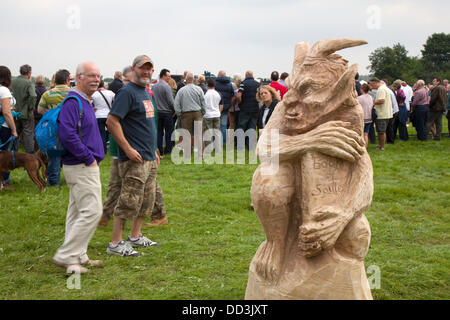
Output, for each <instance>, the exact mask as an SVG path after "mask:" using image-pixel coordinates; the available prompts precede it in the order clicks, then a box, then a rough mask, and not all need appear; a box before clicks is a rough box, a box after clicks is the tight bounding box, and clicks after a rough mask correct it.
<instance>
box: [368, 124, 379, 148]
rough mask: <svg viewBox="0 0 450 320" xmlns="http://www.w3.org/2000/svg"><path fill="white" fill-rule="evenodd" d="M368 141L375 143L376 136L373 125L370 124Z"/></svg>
mask: <svg viewBox="0 0 450 320" xmlns="http://www.w3.org/2000/svg"><path fill="white" fill-rule="evenodd" d="M369 142H370V143H372V144H374V143H377V136H376V135H375V126H374V125H371V126H370V129H369Z"/></svg>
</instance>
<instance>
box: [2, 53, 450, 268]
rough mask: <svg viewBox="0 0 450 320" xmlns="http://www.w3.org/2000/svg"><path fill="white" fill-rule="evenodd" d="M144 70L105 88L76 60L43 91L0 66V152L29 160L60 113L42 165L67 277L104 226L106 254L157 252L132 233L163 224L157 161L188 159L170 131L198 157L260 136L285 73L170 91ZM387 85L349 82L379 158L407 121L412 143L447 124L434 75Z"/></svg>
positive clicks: (171, 83)
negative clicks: (56, 204)
mask: <svg viewBox="0 0 450 320" xmlns="http://www.w3.org/2000/svg"><path fill="white" fill-rule="evenodd" d="M154 70H155V69H154V63H153V61H152V60H151V59H150V58H149V57H148V56H146V55H140V56H137V57H136V58H135V59H134V60H133V62H132V64H131V65H130V66H127V67H125V68H124V69H123V71H122V72H121V71H116V72H115V74H114V80H113V81H112V82H111V83H109V84H105V83H104V81H103V79H102V77H101V74H100V70H99V69H98V67H97V66H96V65H95V64H93V63H90V62H85V63H81V64H80V65H78V67H77V69H76V73H75V75H71V74H70V72H69V71H68V70H66V69H61V70H58V71H57V72H56V73H55V74H54V76H53V77H52V81H51V86H50V88H46V87H45V85H44V84H45V78H44V77H43V76H42V75H38V76H36V77H35V79H34V81H33V80H32V76H31V75H32V68H31V66H29V65H23V66H22V67H20V76H18V77H17V78H16V79H14V80H12V76H11V71H10V70H9V69H8V68H7V67H5V66H0V102H1V111H2V113H1V119H3V123H1V127H0V150H7V149H8V147H9V143H8V142H10V141H11V138H14V139H18V138H19V136H22V139H23V143H24V148H25V151H26V152H27V153H31V154H32V153H34V152H36V151H37V146H36V143H35V141H34V128H35V126H36V124H37V123H38V122H39V121H41V118H42V117H43V115H45V113H46V112H47V111H49V110H51V109H54V108H56V107H58V106H60V108H61V111H60V114H59V128H58V136H59V139H60V141H61V144H62V145H63V146H64V148H65V149H66V151H67V153H66V154H65V155H63V156H61V157H50V159H49V162H48V168H47V170H48V185H49V186H51V187H53V186H59V185H60V180H61V177H60V175H61V174H60V172H61V167H62V170H63V172H64V176H65V180H66V183H67V185H68V187H69V189H70V198H69V206H68V209H67V218H66V235H65V240H64V243H63V244H62V246H61V247H60V248H59V249H58V251H57V252H56V254H55V256H54V257H53V261H54V263H55V264H57V265H58V266H61V267H64V268H66V269H67V272H73V271H75V272H79V273H85V272H88V269H87V268H86V267H87V266H96V265H99V264H101V262H100V261H98V260H91V259H89V257H88V255H87V246H88V243H89V241H90V239H91V237H92V236H93V234H94V232H95V229H96V228H97V227H104V226H107V225H108V223H109V221H110V220H111V219H112V220H113V231H112V237H111V242H110V243H109V244H108V245H107V248H106V251H107V253H108V254H113V255H119V256H138V255H139V254H140V253H139V252H138V251H136V249H137V248H143V247H150V246H156V245H157V243H156V242H154V241H152V240H150V239H149V238H147V237H146V236H144V235H143V234H142V226H143V224H144V221H145V219H146V217H150V222H149V223H147V225H149V226H159V225H164V224H167V223H168V218H167V215H166V211H165V205H164V200H163V193H162V189H161V187H160V186H159V184H158V182H157V168H158V166H159V163H160V159H161V158H163V157H164V156H165V155H168V154H171V153H172V151H173V148H179V149H180V148H181V149H183V148H184V149H183V151H184V152H185V153H189V154H190V151H191V150H186V148H185V147H183V146H182V143H183V138H186V136H185V135H179V136H178V137H177V138H178V141H175V140H176V139H175V137H176V135H175V134H174V132H175V131H176V130H180V131H181V129H183V130H185V131H186V132H188V133H189V135H190V139H189V140H190V141H189V142H190V146H191V147H195V146H201V148H202V151H201V152H199V153H200V155H201V156H202V152H203V151H204V150H208V146H209V145H210V144H211V143H212V142H214V146H215V150H220V149H221V147H222V146H223V145H225V144H226V143H227V142H229V140H230V139H232V136H231V135H230V133H231V134H232V133H233V131H238V130H242V131H243V132H247V131H248V130H251V131H252V132H255V134H256V132H257V131H258V130H262V129H264V127H265V126H266V124H267V123H268V121H269V119H270V117H271V115H272V113H273V112H274V110H275V108H276V106H277V104H278V102H280V101H282V99H283V96H284V95H285V94H286V92H287V90H288V85H287V84H286V79H287V77H288V76H289V75H288V73H286V72H284V73H282V74H281V76H280V75H279V73H278V72H277V71H274V72H272V74H271V75H270V79H271V82H270V83H269V84H263V83H261V82H260V81H257V80H255V78H254V75H253V72H252V71H251V70H247V71H246V72H245V76H244V78H243V77H242V76H241V75H239V74H235V75H233V76H232V77H231V78H230V77H228V76H227V74H226V72H225V71H224V70H220V71H219V72H218V74H217V77H215V78H205V77H204V76H203V75H201V76H199V77H195V76H194V74H193V73H192V72H190V71H188V70H187V71H185V72H184V74H183V79H182V81H180V82H179V83H176V81H175V80H174V79H173V78H172V76H171V73H170V70H168V69H166V68H163V69H161V71H160V72H159V74H158V80H157V81H153V82H152V77H153V74H154ZM75 83H76V85H75ZM387 85H388V81H387V80H379V79H377V78H375V77H374V78H371V79H370V81H369V82H368V83H364V84H362V85H361V83H360V82H359V80H358V76H357V77H356V79H355V88H356V91H357V93H358V101H359V102H360V104H361V106H362V109H363V112H364V137H365V141H366V145H367V144H368V143H369V141H375V133H374V127H375V128H376V131H377V132H378V142H379V145H378V146H377V148H378V149H379V150H384V148H385V144H386V143H394V141H395V139H396V136H397V131H399V137H400V139H401V140H404V141H406V140H408V131H407V126H408V125H409V123H412V124H413V125H414V126H415V128H416V130H417V137H418V139H419V140H422V141H425V140H427V136H428V131H431V132H432V138H433V139H436V140H439V139H440V138H441V133H442V116H443V114H444V112H445V110H446V109H447V117H449V115H450V97H449V98H447V96H448V89H449V87H448V81H447V80H444V81H443V82H442V83H441V79H440V78H438V77H436V78H435V79H434V80H433V87H432V88H431V89H428V87H427V86H425V82H424V81H423V80H418V81H417V82H416V83H415V84H414V86H413V88H411V87H410V86H409V85H408V84H407V83H406V82H405V81H402V80H396V81H394V83H393V84H392V86H390V87H388V86H387ZM78 101H81V109H80V105H79V102H78ZM196 123H197V124H198V123H200V124H201V129H202V130H201V137H199V136H198V135H199V134H198V132H197V131H196V130H195V128H196ZM449 123H450V122H449ZM449 126H450V124H449ZM206 132H212V134H211V136H212V137H214V138H213V139H211V140H208V139H205V141H204V139H203V138H204V134H205V133H206ZM449 137H450V135H449ZM196 139H197V143H196ZM108 150H109V153H110V155H111V171H110V177H109V185H108V192H107V195H106V199H105V200H104V201H103V200H102V193H101V183H100V176H99V163H100V162H101V161H102V160H103V159H104V157H105V154H106V153H107V152H108ZM193 151H194V152H195V151H199V150H195V149H193ZM10 181H11V179H10V177H9V173H8V174H5V175H3V177H2V188H3V189H13V188H11V186H10ZM127 220H130V221H131V230H130V235H129V236H128V238H127V239H126V240H123V234H122V233H123V230H124V226H125V222H126V221H127Z"/></svg>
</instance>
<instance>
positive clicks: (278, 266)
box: [245, 39, 373, 299]
mask: <svg viewBox="0 0 450 320" xmlns="http://www.w3.org/2000/svg"><path fill="white" fill-rule="evenodd" d="M366 43H367V42H365V41H363V40H359V39H325V40H321V41H319V42H317V43H316V44H314V46H312V47H311V48H310V46H309V45H308V44H307V43H305V42H301V43H298V44H297V45H296V48H295V58H294V66H293V70H292V73H291V75H290V76H289V77H288V82H287V83H288V86H289V88H290V89H289V91H288V92H287V93H286V95H285V96H284V99H283V101H281V102H280V103H278V105H277V106H276V108H275V110H274V112H273V114H272V117H271V118H270V120H269V122H268V124H267V125H266V127H265V128H264V131H263V133H262V135H261V137H260V139H259V141H258V146H257V154H258V156H259V157H260V159H261V164H260V166H259V167H258V169H257V170H256V171H255V174H254V176H253V181H252V188H251V197H252V201H253V206H254V209H255V212H256V214H257V216H258V218H259V220H260V222H261V224H262V227H263V229H264V232H265V234H266V240H265V241H264V242H263V243H262V244H261V245H260V247H259V249H258V250H257V252H256V255H255V256H254V258H253V260H252V262H251V265H250V271H249V279H248V284H247V290H246V295H245V298H246V299H372V295H371V292H370V288H369V284H368V280H367V276H366V272H365V269H364V257H365V255H366V253H367V251H368V249H369V243H370V227H369V223H368V221H367V219H366V217H365V215H364V212H365V211H366V210H367V209H368V208H369V206H370V203H371V201H372V195H373V169H372V163H371V161H370V157H369V155H368V154H367V151H366V148H365V146H364V140H363V126H364V121H363V111H362V108H361V106H360V105H359V103H358V100H357V93H356V90H355V75H356V73H357V70H358V66H357V65H356V64H355V65H352V66H351V67H348V65H347V63H348V61H346V60H344V59H343V58H342V57H341V56H339V55H337V54H334V52H335V51H337V50H341V49H344V48H349V47H354V46H359V45H363V44H366ZM274 132H278V133H279V140H278V143H274V142H273V139H272V138H271V135H273V134H274ZM275 160H276V161H278V163H277V165H278V166H277V170H275V172H272V174H267V172H271V169H270V168H269V167H271V166H273V161H275ZM272 171H273V170H272Z"/></svg>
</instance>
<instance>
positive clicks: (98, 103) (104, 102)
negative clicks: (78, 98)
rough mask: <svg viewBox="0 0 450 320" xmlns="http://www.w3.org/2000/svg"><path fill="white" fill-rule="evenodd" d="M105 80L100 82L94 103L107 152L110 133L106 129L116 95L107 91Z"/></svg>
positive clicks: (94, 95) (104, 147)
mask: <svg viewBox="0 0 450 320" xmlns="http://www.w3.org/2000/svg"><path fill="white" fill-rule="evenodd" d="M104 85H105V83H104V82H103V79H102V80H100V84H99V85H98V90H97V91H96V92H94V94H93V95H92V100H93V101H94V102H93V104H94V110H95V117H96V118H97V124H98V129H99V130H100V136H101V137H102V142H103V149H104V151H105V154H106V151H107V144H108V132H107V129H106V119H107V118H108V114H109V110H111V106H112V103H113V101H114V97H115V93H114V92H112V91H111V90H106V89H105V87H104Z"/></svg>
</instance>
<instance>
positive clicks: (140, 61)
mask: <svg viewBox="0 0 450 320" xmlns="http://www.w3.org/2000/svg"><path fill="white" fill-rule="evenodd" d="M146 63H150V64H151V65H152V67H153V61H152V60H151V59H150V58H149V57H148V56H146V55H145V54H143V55H140V56H137V57H136V58H134V60H133V67H139V68H140V67H142V66H143V65H144V64H146Z"/></svg>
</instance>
